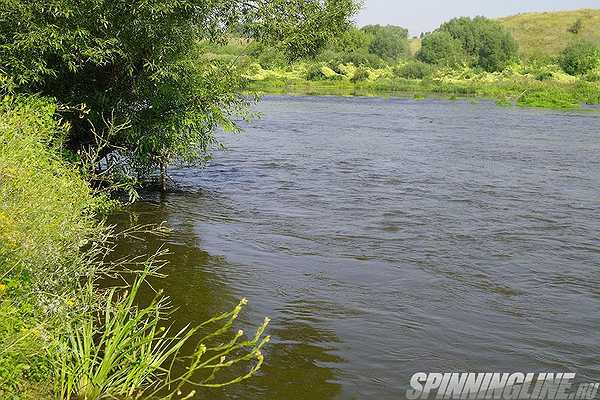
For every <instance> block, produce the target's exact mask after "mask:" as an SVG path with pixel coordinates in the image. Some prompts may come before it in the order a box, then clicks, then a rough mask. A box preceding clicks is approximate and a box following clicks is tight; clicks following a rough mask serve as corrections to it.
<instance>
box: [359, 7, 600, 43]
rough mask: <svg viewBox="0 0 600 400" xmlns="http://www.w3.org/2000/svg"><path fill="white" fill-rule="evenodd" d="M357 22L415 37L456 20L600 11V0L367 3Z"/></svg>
mask: <svg viewBox="0 0 600 400" xmlns="http://www.w3.org/2000/svg"><path fill="white" fill-rule="evenodd" d="M363 2H364V9H363V10H362V11H361V12H360V14H359V15H358V17H357V18H356V22H357V23H358V24H359V25H360V26H362V25H367V24H383V25H388V24H389V25H400V26H403V27H405V28H408V30H409V31H410V33H411V34H412V35H417V34H419V33H421V32H429V31H432V30H434V29H435V28H437V27H438V26H439V25H440V24H441V23H442V22H444V21H447V20H449V19H451V18H453V17H459V16H463V15H465V16H476V15H484V16H486V17H502V16H506V15H513V14H518V13H522V12H530V11H556V10H574V9H577V8H600V0H416V1H415V0H411V1H406V0H363Z"/></svg>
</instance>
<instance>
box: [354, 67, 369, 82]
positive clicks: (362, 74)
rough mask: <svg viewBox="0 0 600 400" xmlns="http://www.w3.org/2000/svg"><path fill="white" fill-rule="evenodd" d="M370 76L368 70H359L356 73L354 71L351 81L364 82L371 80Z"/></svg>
mask: <svg viewBox="0 0 600 400" xmlns="http://www.w3.org/2000/svg"><path fill="white" fill-rule="evenodd" d="M369 76H370V74H369V70H367V69H366V68H357V69H356V71H354V75H353V76H352V79H351V81H352V83H358V82H364V81H367V80H369Z"/></svg>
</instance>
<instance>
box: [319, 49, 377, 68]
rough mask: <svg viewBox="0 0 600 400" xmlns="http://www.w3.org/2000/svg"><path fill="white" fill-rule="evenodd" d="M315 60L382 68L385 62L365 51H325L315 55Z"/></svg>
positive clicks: (331, 63) (334, 63) (332, 63)
mask: <svg viewBox="0 0 600 400" xmlns="http://www.w3.org/2000/svg"><path fill="white" fill-rule="evenodd" d="M317 61H320V62H326V63H327V64H329V65H331V66H334V65H340V64H352V65H354V66H356V67H370V68H382V67H383V66H385V62H384V61H383V60H382V59H381V58H380V57H379V56H377V55H375V54H371V53H367V52H351V53H334V52H331V51H325V52H323V53H322V54H321V55H319V56H318V57H317Z"/></svg>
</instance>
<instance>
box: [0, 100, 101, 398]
mask: <svg viewBox="0 0 600 400" xmlns="http://www.w3.org/2000/svg"><path fill="white" fill-rule="evenodd" d="M55 112H56V105H55V104H54V103H52V102H50V101H47V100H45V99H42V98H37V97H32V98H29V99H25V98H22V97H19V98H12V97H8V96H7V97H4V98H3V99H2V100H0V143H2V145H1V146H0V397H2V398H5V397H3V396H6V397H7V398H10V397H9V394H15V395H16V393H18V394H23V393H25V392H28V391H29V389H30V388H29V386H31V385H32V384H33V385H35V384H36V383H40V384H41V385H42V386H43V385H44V384H45V383H46V382H47V380H48V376H49V375H50V373H49V370H50V364H49V360H48V359H47V354H46V351H47V348H48V346H49V343H50V341H51V339H52V338H51V335H50V334H49V330H51V328H52V326H53V325H54V324H59V323H60V322H62V321H60V318H59V316H63V315H64V314H63V313H64V310H65V309H66V308H68V307H67V302H68V301H69V299H70V298H72V297H73V296H74V295H75V294H76V292H77V288H78V286H79V281H80V279H82V278H83V277H85V276H88V275H89V274H91V273H93V271H94V269H95V268H94V266H92V265H88V264H87V262H86V261H87V256H86V255H85V254H84V253H83V252H82V251H81V248H82V247H83V246H88V247H89V241H90V240H92V239H95V238H98V237H99V234H100V232H102V228H101V227H99V226H97V223H96V222H95V221H94V220H93V218H94V216H95V215H96V211H97V210H98V209H99V206H101V207H104V205H105V204H104V203H105V202H104V201H102V200H101V199H94V198H93V197H92V190H91V189H90V188H89V186H88V185H87V183H86V182H85V181H84V180H83V179H81V177H80V175H79V172H78V171H77V170H76V169H75V168H74V167H73V166H72V165H70V164H68V163H67V162H65V161H64V160H63V159H62V157H61V153H60V147H61V141H62V139H63V138H64V137H65V136H66V134H67V132H66V129H67V128H68V127H67V126H65V125H63V124H60V123H59V122H58V121H57V120H56V119H55ZM3 390H4V392H3ZM32 396H33V395H32ZM15 398H16V397H15ZM33 398H36V396H33ZM37 398H39V397H37Z"/></svg>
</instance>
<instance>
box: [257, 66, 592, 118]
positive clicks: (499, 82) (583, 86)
mask: <svg viewBox="0 0 600 400" xmlns="http://www.w3.org/2000/svg"><path fill="white" fill-rule="evenodd" d="M314 68H315V66H314V65H311V64H296V65H293V66H290V67H288V68H281V69H273V70H264V69H262V67H261V66H260V65H259V64H252V65H251V66H250V67H249V69H248V71H249V72H248V74H247V76H246V77H247V79H248V81H249V89H250V90H252V91H258V92H260V93H266V94H269V93H273V94H274V93H277V94H283V93H289V94H315V95H341V96H352V95H363V96H401V97H402V96H410V97H413V96H414V97H427V96H441V97H446V98H459V97H481V98H489V99H493V100H496V101H497V102H498V103H499V104H502V105H511V104H516V105H520V106H528V107H544V108H580V107H581V105H583V104H600V82H598V81H596V79H595V76H592V75H590V76H589V79H586V78H581V77H573V76H569V75H567V74H565V73H564V72H562V71H560V68H559V67H558V66H556V65H554V66H553V65H550V66H546V65H544V66H522V65H514V66H511V67H510V68H507V69H506V70H504V71H502V72H498V73H488V72H482V71H477V70H474V69H470V68H466V67H465V68H462V69H450V68H442V69H437V70H432V71H425V72H423V71H421V70H420V68H424V67H423V65H422V64H417V63H411V62H408V63H404V64H402V63H401V64H398V65H396V66H394V67H387V68H381V69H371V68H360V69H357V68H355V67H354V66H352V65H338V66H333V68H332V66H329V65H325V64H321V65H318V67H317V68H319V73H314V72H312V73H311V69H314ZM357 71H360V74H361V76H362V78H361V79H360V80H356V79H355V76H356V74H357ZM422 73H426V74H427V76H422V77H418V75H419V74H422ZM309 76H310V77H313V79H308V78H307V77H309Z"/></svg>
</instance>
